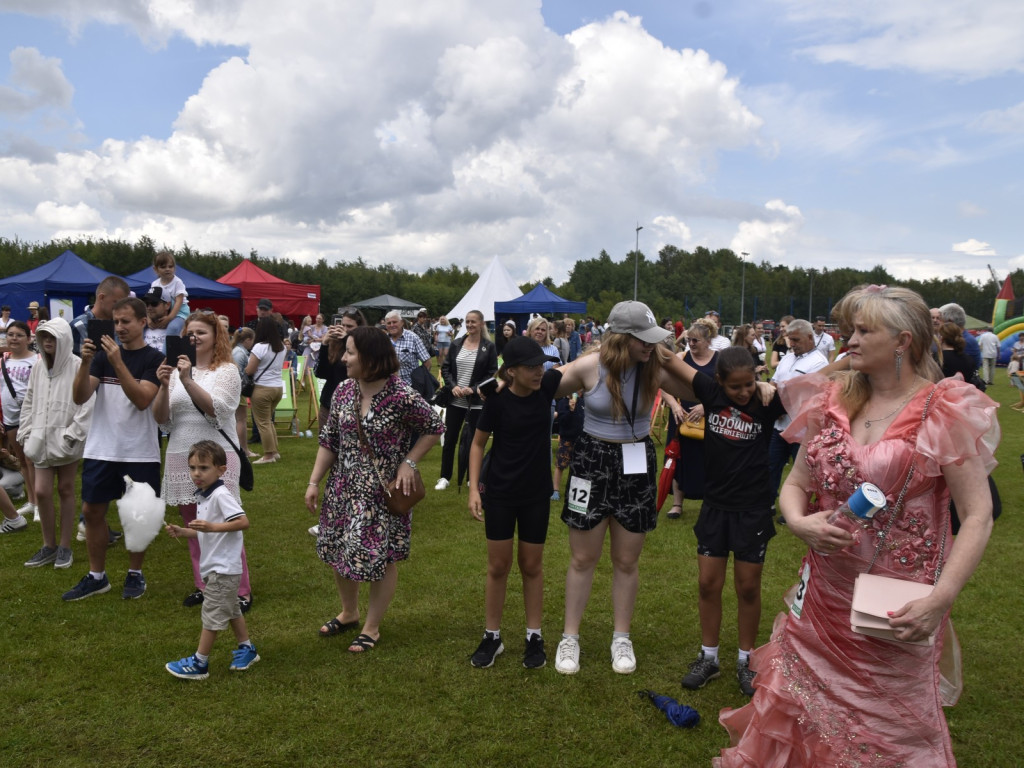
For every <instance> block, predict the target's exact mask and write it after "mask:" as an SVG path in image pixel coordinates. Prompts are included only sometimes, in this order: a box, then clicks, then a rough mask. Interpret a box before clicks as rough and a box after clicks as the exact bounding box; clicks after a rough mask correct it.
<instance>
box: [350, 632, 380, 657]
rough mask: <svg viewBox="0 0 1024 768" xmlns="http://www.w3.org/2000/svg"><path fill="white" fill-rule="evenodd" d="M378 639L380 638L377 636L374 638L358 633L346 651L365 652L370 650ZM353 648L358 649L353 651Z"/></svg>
mask: <svg viewBox="0 0 1024 768" xmlns="http://www.w3.org/2000/svg"><path fill="white" fill-rule="evenodd" d="M378 640H380V638H379V637H378V638H377V640H374V639H373V638H372V637H370V636H369V635H359V636H358V637H357V638H356V639H355V640H353V641H352V643H351V644H350V645H349V647H348V652H349V653H366V652H367V651H372V650H373V648H374V646H376V645H377V641H378ZM353 648H358V649H359V650H358V651H355V650H353Z"/></svg>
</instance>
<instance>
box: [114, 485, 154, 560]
mask: <svg viewBox="0 0 1024 768" xmlns="http://www.w3.org/2000/svg"><path fill="white" fill-rule="evenodd" d="M124 483H125V487H126V489H127V490H125V494H124V496H122V497H121V498H120V499H119V500H118V502H117V513H118V515H119V516H120V518H121V526H122V527H123V528H124V547H125V549H127V550H128V551H129V552H145V551H146V547H148V546H149V543H150V542H151V541H153V539H155V538H156V535H157V534H158V533H160V529H161V528H162V527H163V525H164V512H165V511H166V505H165V504H164V500H163V499H161V498H160V497H158V496H157V495H156V491H154V490H153V488H152V486H150V484H149V483H137V482H135V481H134V480H132V479H131V478H130V477H128V476H127V475H125V478H124Z"/></svg>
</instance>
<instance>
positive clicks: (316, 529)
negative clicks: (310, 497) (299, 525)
mask: <svg viewBox="0 0 1024 768" xmlns="http://www.w3.org/2000/svg"><path fill="white" fill-rule="evenodd" d="M306 533H308V534H309V535H310V536H312V537H313V538H314V539H315V538H316V537H317V536H319V535H320V524H319V523H318V524H316V525H311V526H310V527H309V528H307V529H306Z"/></svg>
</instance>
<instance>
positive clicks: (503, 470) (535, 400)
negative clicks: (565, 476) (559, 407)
mask: <svg viewBox="0 0 1024 768" xmlns="http://www.w3.org/2000/svg"><path fill="white" fill-rule="evenodd" d="M561 381H562V374H561V373H559V372H558V371H556V370H555V369H551V370H548V371H545V373H544V378H543V379H542V380H541V385H540V389H539V390H538V391H536V392H531V393H530V394H529V395H527V396H526V397H519V396H518V395H514V394H512V391H511V390H510V389H509V388H508V387H505V388H503V389H502V390H501V392H499V393H498V394H497V395H493V396H491V397H488V398H487V399H486V400H485V401H484V407H483V410H482V411H481V413H480V418H479V420H478V421H477V423H476V428H477V429H478V430H482V431H484V432H490V433H491V435H492V442H491V460H490V465H489V467H488V469H487V477H486V478H483V479H484V481H485V483H486V487H487V494H486V498H487V499H489V500H499V499H500V500H501V501H502V502H512V501H516V500H519V499H521V500H523V501H531V502H532V501H536V500H538V499H541V498H548V497H550V496H551V491H552V488H553V485H552V482H551V399H552V398H553V397H554V395H555V392H556V391H557V390H558V385H559V384H560V383H561Z"/></svg>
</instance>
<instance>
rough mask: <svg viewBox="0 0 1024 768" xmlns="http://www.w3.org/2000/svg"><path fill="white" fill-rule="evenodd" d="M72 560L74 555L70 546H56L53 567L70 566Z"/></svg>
mask: <svg viewBox="0 0 1024 768" xmlns="http://www.w3.org/2000/svg"><path fill="white" fill-rule="evenodd" d="M73 562H75V555H74V554H73V553H72V552H71V547H57V559H56V560H54V562H53V567H54V568H70V567H71V564H72V563H73Z"/></svg>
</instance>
